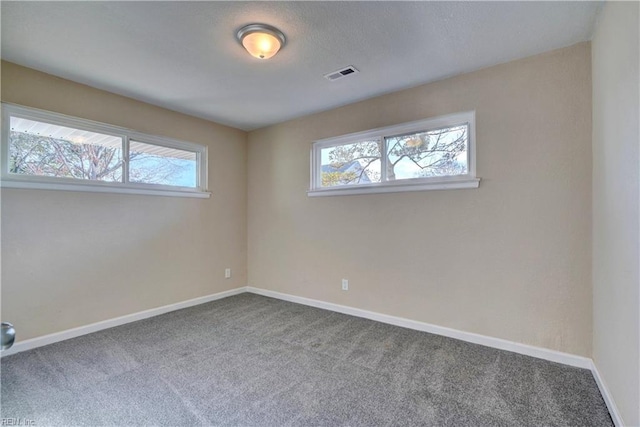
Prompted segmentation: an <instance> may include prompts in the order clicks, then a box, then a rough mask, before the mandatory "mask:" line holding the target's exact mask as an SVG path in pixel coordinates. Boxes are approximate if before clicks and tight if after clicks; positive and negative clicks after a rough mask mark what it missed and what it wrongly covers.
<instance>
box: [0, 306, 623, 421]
mask: <svg viewBox="0 0 640 427" xmlns="http://www.w3.org/2000/svg"><path fill="white" fill-rule="evenodd" d="M0 368H1V374H0V376H1V382H2V395H1V399H2V400H1V409H2V418H8V417H10V418H20V419H23V420H24V419H29V420H34V421H35V423H36V425H37V426H44V425H58V426H71V425H118V426H125V425H136V426H142V425H164V426H181V425H184V426H193V425H230V426H316V425H318V426H411V425H432V426H467V425H468V426H502V425H504V426H518V425H529V426H534V425H535V426H556V425H572V426H610V425H612V422H611V418H610V417H609V413H608V412H607V409H606V406H605V404H604V402H603V400H602V397H601V396H600V393H599V392H598V388H597V386H596V383H595V381H594V379H593V377H592V375H591V373H590V372H589V371H587V370H584V369H577V368H571V367H568V366H564V365H559V364H556V363H551V362H546V361H543V360H538V359H534V358H531V357H526V356H521V355H518V354H514V353H509V352H505V351H500V350H495V349H491V348H488V347H483V346H479V345H474V344H469V343H465V342H462V341H458V340H454V339H449V338H444V337H440V336H437V335H431V334H427V333H424V332H417V331H413V330H409V329H404V328H400V327H396V326H390V325H386V324H383V323H378V322H374V321H370V320H364V319H360V318H357V317H352V316H346V315H343V314H338V313H333V312H330V311H325V310H320V309H316V308H311V307H306V306H303V305H299V304H293V303H288V302H284V301H278V300H275V299H271V298H265V297H261V296H257V295H253V294H241V295H238V296H234V297H229V298H225V299H223V300H219V301H215V302H212V303H208V304H203V305H200V306H196V307H192V308H188V309H185V310H180V311H176V312H172V313H168V314H165V315H162V316H158V317H154V318H151V319H147V320H142V321H139V322H136V323H131V324H127V325H123V326H120V327H117V328H112V329H109V330H105V331H101V332H97V333H94V334H91V335H86V336H83V337H79V338H75V339H72V340H68V341H64V342H60V343H57V344H53V345H49V346H46V347H41V348H38V349H35V350H31V351H27V352H23V353H18V354H16V355H13V356H9V357H5V358H3V359H2V363H1V366H0Z"/></svg>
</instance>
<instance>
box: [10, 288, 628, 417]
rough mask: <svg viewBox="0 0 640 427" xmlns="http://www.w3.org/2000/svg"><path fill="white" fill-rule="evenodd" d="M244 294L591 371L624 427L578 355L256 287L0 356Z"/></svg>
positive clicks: (40, 340) (71, 332) (590, 365)
mask: <svg viewBox="0 0 640 427" xmlns="http://www.w3.org/2000/svg"><path fill="white" fill-rule="evenodd" d="M244 292H250V293H254V294H257V295H263V296H267V297H271V298H276V299H280V300H284V301H290V302H294V303H298V304H303V305H308V306H311V307H317V308H322V309H325V310H330V311H335V312H338V313H343V314H348V315H351V316H356V317H362V318H365V319H370V320H375V321H378V322H382V323H387V324H390V325H395V326H401V327H403V328H408V329H414V330H417V331H422V332H429V333H432V334H436V335H442V336H445V337H449V338H455V339H459V340H462V341H466V342H470V343H474V344H480V345H484V346H487V347H492V348H497V349H500V350H506V351H511V352H514V353H519V354H523V355H526V356H531V357H536V358H539V359H544V360H549V361H552V362H556V363H562V364H564V365H569V366H574V367H578V368H584V369H589V370H591V372H592V373H593V376H594V378H595V381H596V383H597V385H598V388H599V389H600V393H601V394H602V397H603V399H604V401H605V403H606V405H607V408H608V409H609V413H610V414H611V418H612V419H613V422H614V423H615V425H616V426H617V427H622V426H624V424H623V422H622V418H621V417H620V412H619V411H618V408H617V406H616V404H615V401H614V400H613V397H612V396H611V394H610V392H609V389H608V388H607V386H606V383H605V382H604V379H603V378H602V377H601V376H600V372H599V371H598V368H597V367H596V365H595V363H594V362H593V361H592V360H591V359H589V358H586V357H582V356H577V355H574V354H569V353H562V352H559V351H555V350H550V349H546V348H542V347H534V346H531V345H527V344H521V343H517V342H513V341H508V340H503V339H500V338H493V337H489V336H486V335H480V334H475V333H472V332H465V331H460V330H457V329H452V328H447V327H444V326H438V325H433V324H430V323H425V322H419V321H416V320H411V319H406V318H403V317H396V316H390V315H388V314H381V313H376V312H373V311H368V310H362V309H359V308H354V307H348V306H345V305H340V304H334V303H330V302H325V301H320V300H315V299H311V298H304V297H299V296H295V295H290V294H285V293H281V292H276V291H270V290H267V289H260V288H254V287H252V286H245V287H241V288H236V289H231V290H228V291H224V292H218V293H216V294H211V295H206V296H203V297H198V298H194V299H190V300H187V301H182V302H179V303H175V304H169V305H165V306H162V307H157V308H152V309H149V310H144V311H140V312H138V313H132V314H127V315H125V316H120V317H116V318H114V319H109V320H104V321H102V322H97V323H92V324H90V325H86V326H80V327H77V328H73V329H67V330H66V331H61V332H56V333H53V334H49V335H44V336H41V337H36V338H32V339H28V340H24V341H18V342H16V343H15V344H14V346H13V347H11V348H10V349H8V350H4V351H2V352H1V353H0V356H1V357H4V356H9V355H12V354H15V353H19V352H21V351H26V350H31V349H34V348H37V347H42V346H45V345H48V344H53V343H56V342H59V341H64V340H68V339H71V338H76V337H79V336H81V335H86V334H90V333H93V332H98V331H101V330H103V329H108V328H113V327H115V326H120V325H124V324H125V323H131V322H135V321H137V320H142V319H147V318H149V317H153V316H158V315H160V314H164V313H168V312H170V311H175V310H180V309H182V308H187V307H192V306H194V305H199V304H204V303H207V302H210V301H215V300H218V299H222V298H226V297H230V296H233V295H238V294H241V293H244Z"/></svg>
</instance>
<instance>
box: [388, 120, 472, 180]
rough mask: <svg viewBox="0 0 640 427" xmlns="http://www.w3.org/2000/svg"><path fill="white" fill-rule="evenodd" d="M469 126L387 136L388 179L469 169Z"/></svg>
mask: <svg viewBox="0 0 640 427" xmlns="http://www.w3.org/2000/svg"><path fill="white" fill-rule="evenodd" d="M467 135H468V126H467V125H463V126H454V127H448V128H443V129H437V130H430V131H426V132H417V133H410V134H406V135H399V136H392V137H387V138H385V139H386V146H387V160H388V163H389V172H388V173H387V179H388V180H389V181H393V180H396V179H398V180H399V179H413V178H428V177H439V176H455V175H465V174H467V173H468V170H469V168H468V156H467V145H468V144H467V141H468V138H467Z"/></svg>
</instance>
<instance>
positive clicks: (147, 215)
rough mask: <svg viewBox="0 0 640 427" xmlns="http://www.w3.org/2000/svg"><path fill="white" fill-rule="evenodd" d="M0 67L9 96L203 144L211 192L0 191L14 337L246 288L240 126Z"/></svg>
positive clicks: (5, 283) (5, 316)
mask: <svg viewBox="0 0 640 427" xmlns="http://www.w3.org/2000/svg"><path fill="white" fill-rule="evenodd" d="M1 71H2V88H1V89H2V101H4V102H12V103H16V104H21V105H26V106H30V107H35V108H41V109H44V110H50V111H55V112H59V113H63V114H68V115H72V116H76V117H83V118H87V119H91V120H96V121H100V122H104V123H109V124H113V125H117V126H123V127H127V128H130V129H135V130H138V131H141V132H146V133H150V134H154V135H162V136H167V137H172V138H178V139H182V140H186V141H192V142H196V143H200V144H206V145H208V146H209V189H210V190H211V192H212V193H213V195H212V197H211V198H210V199H185V198H169V197H158V196H134V195H120V194H102V193H79V192H66V191H40V190H14V189H3V190H2V224H1V225H2V320H3V321H11V322H13V323H14V324H15V326H16V328H17V331H18V334H19V339H27V338H32V337H36V336H40V335H44V334H48V333H52V332H57V331H61V330H65V329H69V328H72V327H76V326H81V325H86V324H89V323H93V322H97V321H100V320H105V319H110V318H113V317H117V316H121V315H125V314H129V313H134V312H138V311H141V310H145V309H149V308H154V307H159V306H162V305H166V304H171V303H175V302H180V301H184V300H187V299H190V298H195V297H199V296H203V295H209V294H212V293H215V292H219V291H223V290H226V289H231V288H236V287H239V286H244V285H246V282H247V275H246V242H247V236H246V210H247V204H246V175H247V173H246V133H245V132H243V131H240V130H236V129H232V128H229V127H225V126H221V125H218V124H215V123H212V122H208V121H205V120H200V119H196V118H193V117H189V116H185V115H182V114H178V113H175V112H172V111H169V110H165V109H162V108H158V107H154V106H151V105H148V104H144V103H142V102H138V101H134V100H132V99H129V98H125V97H122V96H118V95H114V94H111V93H108V92H104V91H100V90H97V89H93V88H90V87H88V86H84V85H80V84H77V83H74V82H71V81H68V80H63V79H59V78H56V77H53V76H51V75H47V74H43V73H40V72H37V71H34V70H30V69H27V68H23V67H20V66H17V65H15V64H11V63H6V62H2V70H1ZM225 267H231V268H232V269H233V278H232V279H229V280H225V279H224V268H225Z"/></svg>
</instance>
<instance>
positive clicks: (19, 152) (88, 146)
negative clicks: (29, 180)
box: [9, 117, 122, 182]
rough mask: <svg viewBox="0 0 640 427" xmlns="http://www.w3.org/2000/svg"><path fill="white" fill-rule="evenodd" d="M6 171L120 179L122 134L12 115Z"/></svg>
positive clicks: (65, 176) (103, 179)
mask: <svg viewBox="0 0 640 427" xmlns="http://www.w3.org/2000/svg"><path fill="white" fill-rule="evenodd" d="M9 173H13V174H19V175H36V176H48V177H59V178H75V179H86V180H97V181H108V182H120V181H122V138H120V137H117V136H112V135H105V134H101V133H96V132H89V131H85V130H80V129H74V128H70V127H65V126H58V125H52V124H49V123H43V122H38V121H34V120H28V119H23V118H19V117H11V120H10V132H9Z"/></svg>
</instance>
